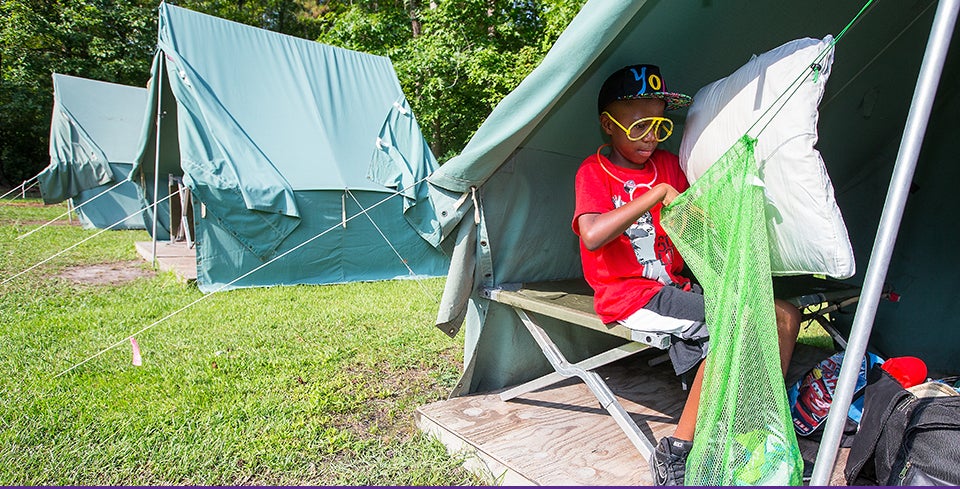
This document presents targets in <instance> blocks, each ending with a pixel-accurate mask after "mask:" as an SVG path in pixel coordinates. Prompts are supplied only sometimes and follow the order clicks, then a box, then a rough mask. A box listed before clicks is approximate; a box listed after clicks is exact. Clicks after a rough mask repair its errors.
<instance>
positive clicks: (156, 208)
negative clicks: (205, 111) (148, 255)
mask: <svg viewBox="0 0 960 489" xmlns="http://www.w3.org/2000/svg"><path fill="white" fill-rule="evenodd" d="M163 64H164V63H163V58H162V57H161V58H160V66H159V67H158V68H157V87H156V89H157V139H156V141H157V142H156V147H155V148H156V149H155V151H154V169H153V268H157V219H158V217H157V216H158V215H159V212H160V203H159V201H158V200H157V197H158V195H159V193H160V119H162V118H163V79H164V78H163V69H164V66H163Z"/></svg>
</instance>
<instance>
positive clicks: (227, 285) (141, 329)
mask: <svg viewBox="0 0 960 489" xmlns="http://www.w3.org/2000/svg"><path fill="white" fill-rule="evenodd" d="M426 179H427V177H424V178H422V179H420V180H419V181H417V182H415V183H414V184H413V186H416V185H417V184H419V183H421V182H423V181H425V180H426ZM401 193H402V191H401V190H398V191H396V192H394V193H392V194H390V195H388V196H387V197H385V198H384V199H383V200H381V201H379V202H377V203H375V204H373V205H371V206H370V207H367V208H365V209H363V206H361V209H362V210H361V211H360V212H358V213H357V214H354V215H352V216H350V217H349V218H347V219H346V220H345V221H343V223H346V222H349V221H352V220H353V219H354V218H356V217H358V216H360V215H361V214H366V211H368V210H370V209H373V208H375V207H377V206H379V205H381V204H383V203H384V202H386V201H388V200H390V199H391V198H393V197H396V196H398V195H400V194H401ZM168 198H169V197H168ZM368 217H369V216H368ZM341 224H342V223H339V222H338V223H337V224H334V225H333V226H331V227H329V228H327V229H326V230H325V231H322V232H321V233H320V234H317V235H316V236H314V237H312V238H309V239H307V240H306V241H304V242H302V243H300V244H298V245H297V246H294V247H293V248H290V249H289V250H287V251H284V252H283V253H281V254H279V255H277V256H275V257H273V258H271V259H270V260H269V261H267V262H265V263H263V264H261V265H260V266H258V267H256V268H254V269H253V270H250V271H249V272H247V273H244V274H243V275H240V276H239V277H237V278H235V279H233V280H232V281H230V282H228V283H226V284H223V285H221V286H220V287H218V288H217V289H216V290H214V291H213V292H211V293H209V294H206V295H203V296H201V297H200V298H198V299H196V300H194V301H193V302H191V303H189V304H187V305H185V306H183V307H181V308H179V309H177V310H176V311H173V312H171V313H170V314H167V315H166V316H164V317H162V318H160V319H158V320H156V321H154V322H152V323H150V324H149V325H147V326H144V327H143V328H140V329H139V330H138V331H136V332H134V333H133V334H131V335H128V336H126V337H124V338H123V339H121V340H119V341H117V342H116V343H114V344H112V345H110V346H108V347H106V348H104V349H102V350H100V351H98V352H97V353H95V354H93V355H91V356H89V357H87V358H86V359H84V360H83V361H81V362H79V363H77V364H75V365H74V366H72V367H70V368H68V369H66V370H64V371H62V372H60V373H58V374H57V375H55V376H54V377H53V378H54V379H56V378H58V377H60V376H62V375H65V374H67V373H69V372H71V371H73V370H74V369H76V368H78V367H80V366H82V365H84V364H86V363H87V362H89V361H91V360H93V359H95V358H97V357H99V356H100V355H103V354H104V353H106V352H108V351H110V350H112V349H114V348H116V347H118V346H120V345H122V344H124V343H127V342H129V341H130V340H131V339H132V338H134V337H135V336H137V335H139V334H141V333H143V332H144V331H147V330H148V329H151V328H153V327H154V326H156V325H158V324H160V323H162V322H164V321H166V320H167V319H170V318H172V317H174V316H176V315H177V314H180V313H181V312H183V311H185V310H187V309H189V308H191V307H193V306H194V305H196V304H198V303H200V302H203V301H204V300H206V299H207V298H208V297H210V296H212V295H214V294H216V293H217V292H220V291H221V290H223V289H225V288H227V287H229V286H231V285H233V284H235V283H237V282H238V281H240V280H242V279H244V278H246V277H248V276H250V275H251V274H253V273H255V272H257V271H259V270H260V269H262V268H264V267H266V266H268V265H270V264H271V263H273V262H275V261H277V260H279V259H281V258H283V257H285V256H287V255H289V254H290V253H293V252H294V251H296V250H298V249H300V248H302V247H303V246H306V245H307V244H309V243H311V242H313V241H314V240H316V239H319V238H320V237H322V236H324V235H326V234H327V233H329V232H330V231H333V230H334V229H336V228H337V227H338V226H340V225H341Z"/></svg>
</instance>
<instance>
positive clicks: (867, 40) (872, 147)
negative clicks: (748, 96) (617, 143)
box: [429, 0, 960, 395]
mask: <svg viewBox="0 0 960 489" xmlns="http://www.w3.org/2000/svg"><path fill="white" fill-rule="evenodd" d="M862 6H863V4H862V3H861V2H825V1H814V2H780V1H778V2H749V1H734V0H731V1H714V2H669V1H666V0H659V1H658V0H650V1H638V2H607V1H603V0H591V1H588V2H587V3H586V5H585V6H584V7H583V9H582V10H581V12H580V13H579V14H578V15H577V17H576V18H575V19H574V20H573V22H572V23H571V24H570V25H569V27H568V28H567V29H566V31H565V32H564V33H563V34H562V35H561V36H560V38H559V39H558V40H557V42H556V44H555V45H554V47H553V49H552V50H551V51H550V53H549V54H548V55H547V56H546V57H545V59H544V60H543V61H542V63H541V64H540V66H538V67H537V68H536V69H535V70H534V71H533V72H532V73H531V74H530V75H529V76H528V77H527V78H526V79H525V80H524V81H523V82H522V83H521V84H520V86H519V87H518V88H517V89H516V90H514V91H513V92H512V93H511V94H509V95H508V96H507V97H506V98H504V100H503V101H502V102H501V103H500V104H499V105H498V106H497V107H496V108H495V109H494V111H493V112H492V113H491V114H490V116H489V117H488V118H487V120H486V121H485V122H484V124H483V125H482V126H481V128H480V129H479V130H478V131H477V133H476V135H475V136H474V137H473V138H472V139H471V140H470V142H469V143H468V144H467V146H466V148H465V149H464V150H463V152H462V153H461V154H460V155H458V156H457V157H455V158H454V159H452V160H450V161H449V162H447V163H445V164H444V165H443V166H442V167H441V168H440V169H439V170H438V171H437V172H435V173H434V174H433V175H432V176H431V177H430V179H429V182H430V188H429V195H430V198H431V199H432V200H433V201H434V203H435V206H436V208H437V209H438V211H439V213H438V220H439V224H440V226H441V229H442V230H443V232H442V235H443V238H444V239H446V240H449V241H451V242H455V243H456V247H455V249H454V251H453V253H452V263H451V268H450V273H449V275H448V279H447V286H446V287H447V288H446V290H445V293H444V298H443V301H442V303H441V306H440V311H439V316H438V327H440V328H441V329H442V330H444V331H445V332H447V333H448V334H451V335H453V334H455V333H456V332H457V331H458V330H459V328H461V325H463V326H462V327H463V328H464V329H465V343H466V344H465V353H464V362H465V365H464V373H463V376H462V378H461V381H460V383H459V384H458V385H457V387H456V389H455V390H454V392H453V395H462V394H466V393H471V392H481V391H490V390H494V389H499V388H502V387H504V386H508V385H514V384H517V383H520V382H522V381H526V380H529V379H531V378H533V377H536V376H539V375H542V374H545V373H548V372H550V371H551V368H550V366H549V364H548V363H547V361H546V360H545V359H544V358H543V357H542V356H541V355H538V354H534V353H533V352H536V351H537V350H538V347H537V345H536V343H535V342H534V341H533V340H532V339H531V338H530V336H529V335H528V334H526V332H525V331H524V327H523V325H522V324H521V323H520V320H519V319H518V317H517V315H516V314H514V313H513V312H512V311H511V310H510V308H509V307H507V306H504V305H502V304H498V303H495V302H492V301H489V300H487V299H485V298H484V297H483V296H482V289H483V288H494V287H497V286H499V285H501V284H510V283H517V282H538V281H546V280H559V279H569V278H578V277H581V276H582V272H581V270H580V262H579V255H578V248H577V238H576V236H575V235H574V234H573V233H572V231H571V229H570V221H571V218H572V215H573V205H574V193H573V179H574V174H575V171H576V169H577V167H578V166H579V164H580V162H581V161H582V160H583V158H584V157H585V156H587V155H588V154H592V153H593V152H594V151H596V149H597V147H598V146H599V145H600V144H601V143H602V142H603V138H602V133H601V131H600V129H599V125H598V124H597V115H596V95H597V92H598V90H599V87H600V84H601V83H602V82H603V80H604V78H605V77H606V76H607V75H608V74H609V73H612V72H613V71H614V70H616V69H618V68H620V67H622V66H625V65H628V64H635V63H642V62H647V63H655V64H658V65H660V66H661V67H662V69H663V72H664V73H665V74H667V76H668V77H669V80H670V81H669V83H670V89H671V90H675V91H683V92H685V93H690V94H693V93H695V92H696V91H697V90H698V89H699V88H700V87H703V86H705V85H706V84H708V83H710V82H713V81H714V80H717V79H720V78H723V77H725V76H727V75H728V74H730V73H731V72H733V71H734V70H736V69H737V68H738V67H740V66H741V65H743V64H744V63H745V62H746V61H747V60H748V59H749V58H750V57H751V56H752V55H754V54H759V53H762V52H764V51H767V50H769V49H772V48H774V47H776V46H779V45H781V44H783V43H785V42H787V41H789V40H792V39H798V38H803V37H815V38H823V37H825V36H826V35H827V34H834V35H836V34H837V33H838V31H840V30H841V29H842V28H843V27H844V26H845V25H846V24H847V23H848V22H849V21H850V20H851V19H852V18H854V17H855V15H856V14H857V12H858V11H859V10H860V8H861V7H862ZM936 7H937V2H935V1H933V0H924V1H918V2H910V3H909V4H903V3H902V2H884V1H879V2H876V3H875V4H874V5H873V6H872V7H871V8H870V9H869V10H868V11H867V12H866V13H865V15H864V16H863V17H862V19H861V20H860V21H859V22H858V23H856V24H855V25H854V26H853V28H852V29H851V30H850V31H849V32H848V33H847V34H846V36H845V37H844V38H843V40H842V41H841V42H840V43H839V44H837V46H836V54H835V56H836V60H835V61H834V64H833V72H832V74H831V78H830V81H829V83H828V85H827V88H826V93H825V95H824V98H823V101H822V103H821V104H820V121H819V144H818V148H819V150H820V153H821V154H822V155H823V159H824V161H825V162H826V165H827V168H828V170H829V173H830V176H831V178H832V181H833V186H834V188H835V190H836V199H837V201H838V203H839V206H840V208H841V209H842V211H843V213H844V217H845V220H846V222H847V227H848V230H849V232H850V238H851V241H852V244H853V249H854V252H855V255H856V260H857V263H858V264H859V265H860V266H858V272H857V275H855V276H854V277H852V278H850V279H849V281H850V282H851V283H854V284H860V283H863V280H864V277H865V273H866V269H867V268H868V267H867V266H866V264H867V262H868V260H869V257H870V256H871V253H872V252H873V241H874V237H875V236H876V234H877V229H878V222H879V220H880V216H881V213H882V211H883V208H884V195H885V193H886V189H887V186H888V184H889V182H890V178H891V173H892V171H893V168H894V164H895V162H896V160H897V154H898V148H899V146H900V142H901V135H902V134H903V128H904V124H905V121H906V119H907V114H908V110H909V109H910V106H911V99H912V94H913V87H914V86H915V85H916V83H917V77H918V72H919V70H920V66H921V60H922V58H923V53H924V51H925V46H926V43H927V38H928V35H929V34H930V30H931V24H932V22H933V18H934V13H935V11H936ZM957 42H958V40H957V36H953V41H952V44H953V46H952V48H953V49H950V50H949V55H948V57H947V60H946V65H945V68H944V70H943V73H942V80H941V82H940V87H941V88H940V91H939V93H938V95H937V98H936V101H935V103H934V104H933V110H932V114H931V118H930V122H929V126H928V127H927V128H926V133H925V138H924V139H923V148H922V151H921V152H920V158H919V162H918V165H917V171H916V173H915V174H914V175H913V181H912V184H911V188H910V193H911V195H910V200H909V202H908V203H907V205H906V209H905V214H904V219H903V225H902V227H901V230H900V234H899V239H898V240H897V243H896V248H895V249H894V251H893V256H892V260H891V261H890V264H889V270H885V271H886V272H887V273H886V274H885V278H886V281H887V282H888V283H890V284H891V285H892V286H893V287H894V288H895V290H896V291H897V292H899V293H900V294H901V296H902V299H901V300H900V302H899V303H890V302H884V303H881V304H879V306H878V307H877V311H876V318H875V321H874V322H873V335H872V337H871V345H872V346H873V347H874V348H876V349H877V350H879V351H880V352H882V353H883V354H884V355H886V356H898V355H914V356H919V357H921V358H923V359H924V360H925V361H926V362H927V364H928V366H929V367H930V368H931V370H932V371H935V372H943V373H957V372H958V371H960V363H958V362H957V360H956V358H957V356H958V354H960V327H958V326H960V325H958V320H957V312H958V311H957V305H956V301H955V300H954V297H955V296H956V294H957V290H958V287H960V273H957V272H958V261H957V260H956V254H955V252H954V250H953V249H952V243H956V242H957V240H958V237H960V236H958V234H960V231H958V229H957V226H954V225H952V224H951V223H952V219H951V217H950V216H951V215H954V214H956V213H957V211H958V206H957V204H956V202H954V201H952V200H951V199H949V198H945V197H946V195H949V194H950V192H951V189H952V186H954V185H955V183H956V182H957V181H958V177H960V170H958V167H957V165H955V164H953V163H952V161H953V159H955V157H953V156H952V155H951V154H952V153H953V151H952V146H951V144H952V142H953V141H952V140H953V135H954V134H956V132H957V124H958V123H957V121H956V117H955V115H956V114H957V111H958V104H960V100H958V97H957V94H956V93H955V91H953V90H952V87H954V86H956V84H957V82H958V77H960V62H958V56H960V53H958V50H957V49H956V47H957V46H956V43H957ZM671 117H672V118H674V120H675V121H676V123H677V126H678V127H677V129H676V131H677V132H678V133H682V130H683V122H684V113H683V112H682V111H681V112H679V113H672V114H671ZM679 143H680V138H676V137H674V138H673V139H671V140H668V141H667V142H666V143H665V146H666V147H667V148H668V149H671V150H673V151H674V152H676V151H677V149H678V146H679ZM810 232H811V233H816V232H817V230H816V229H810ZM848 316H849V317H850V318H851V319H852V316H853V314H849V315H848ZM540 319H541V320H542V323H541V326H543V327H544V329H546V330H547V331H549V332H551V333H552V335H553V337H554V340H555V341H556V342H557V344H558V346H559V348H560V349H561V350H562V351H563V352H564V354H565V355H566V356H567V358H569V359H570V360H571V361H577V360H579V359H582V358H586V357H588V356H590V355H592V354H596V353H598V352H601V351H605V350H607V349H609V348H611V347H612V346H614V345H615V344H616V343H618V342H622V340H616V339H613V338H611V337H609V336H608V335H603V334H600V333H595V332H592V331H589V330H587V329H584V328H576V327H571V326H570V325H568V324H566V323H563V322H561V321H559V320H552V319H550V318H540Z"/></svg>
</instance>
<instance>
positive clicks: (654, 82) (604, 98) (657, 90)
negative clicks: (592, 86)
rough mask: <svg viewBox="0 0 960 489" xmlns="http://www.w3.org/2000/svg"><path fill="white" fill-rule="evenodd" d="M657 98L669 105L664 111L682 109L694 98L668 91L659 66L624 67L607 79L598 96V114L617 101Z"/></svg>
mask: <svg viewBox="0 0 960 489" xmlns="http://www.w3.org/2000/svg"><path fill="white" fill-rule="evenodd" d="M640 98H657V99H660V100H663V101H664V102H666V103H667V106H666V108H665V109H664V110H676V109H682V108H684V107H686V106H688V105H690V104H691V103H692V102H693V98H691V97H690V96H689V95H684V94H682V93H674V92H668V91H667V84H666V82H664V81H663V75H661V74H660V67H659V66H657V65H630V66H624V67H623V68H620V69H619V70H617V71H615V72H613V74H612V75H610V76H609V77H607V80H606V81H604V82H603V86H602V87H600V94H599V95H598V96H597V113H603V111H604V109H606V107H607V106H608V105H610V104H611V103H612V102H615V101H617V100H634V99H640Z"/></svg>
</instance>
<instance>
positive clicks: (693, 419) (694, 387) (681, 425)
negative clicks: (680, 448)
mask: <svg viewBox="0 0 960 489" xmlns="http://www.w3.org/2000/svg"><path fill="white" fill-rule="evenodd" d="M706 364H707V362H705V361H703V362H700V366H699V367H697V375H696V376H695V377H694V379H693V383H692V384H691V385H690V394H689V395H688V396H687V403H686V404H684V405H683V412H682V413H680V420H679V421H677V429H676V431H674V432H673V437H674V438H677V439H680V440H686V441H692V440H693V433H694V431H696V428H697V409H698V408H699V406H700V388H701V387H702V386H703V369H704V365H706Z"/></svg>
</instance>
